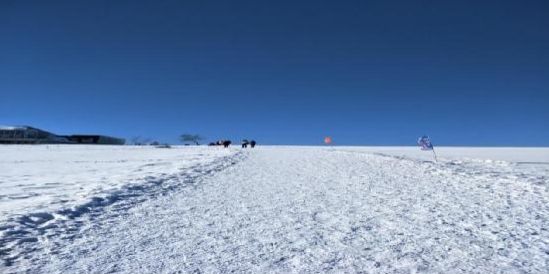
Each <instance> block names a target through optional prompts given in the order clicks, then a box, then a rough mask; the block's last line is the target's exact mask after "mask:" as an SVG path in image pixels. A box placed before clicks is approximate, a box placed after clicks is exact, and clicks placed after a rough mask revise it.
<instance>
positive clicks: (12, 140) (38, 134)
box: [0, 126, 126, 145]
mask: <svg viewBox="0 0 549 274" xmlns="http://www.w3.org/2000/svg"><path fill="white" fill-rule="evenodd" d="M124 143H126V140H124V139H121V138H114V137H110V136H103V135H67V136H64V135H56V134H53V133H51V132H47V131H45V130H41V129H37V128H33V127H29V126H8V127H3V126H0V144H98V145H123V144H124Z"/></svg>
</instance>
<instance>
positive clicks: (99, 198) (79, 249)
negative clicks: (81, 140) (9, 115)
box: [0, 146, 549, 273]
mask: <svg viewBox="0 0 549 274" xmlns="http://www.w3.org/2000/svg"><path fill="white" fill-rule="evenodd" d="M436 153H437V156H438V162H436V163H435V162H434V161H433V154H432V152H430V151H418V149H417V148H412V147H259V148H255V149H248V150H241V149H236V148H232V149H223V148H219V147H178V148H173V149H155V148H148V147H147V148H144V147H91V146H90V147H85V146H49V147H46V146H0V155H2V159H1V162H0V176H1V177H0V187H1V189H2V192H0V195H1V196H0V209H1V211H0V214H1V215H0V217H1V218H0V220H1V221H0V258H1V259H2V265H1V266H0V272H7V273H10V272H21V271H23V272H25V271H28V272H32V273H74V272H98V273H105V272H125V273H159V272H169V273H171V272H178V271H181V272H185V273H186V272H205V273H211V272H214V273H217V272H222V273H225V272H232V271H236V272H250V273H265V272H278V273H289V272H306V273H308V272H333V273H341V272H372V273H387V272H389V273H391V272H396V273H409V272H421V273H425V272H427V273H429V272H431V273H455V272H466V273H494V272H496V273H497V272H501V273H520V272H529V273H547V271H548V269H549V266H548V265H549V232H548V229H549V190H548V183H549V149H547V148H438V149H437V151H436ZM52 183H57V184H54V185H52Z"/></svg>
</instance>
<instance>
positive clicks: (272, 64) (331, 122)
mask: <svg viewBox="0 0 549 274" xmlns="http://www.w3.org/2000/svg"><path fill="white" fill-rule="evenodd" d="M548 14H549V2H548V1H269V3H267V1H51V2H49V1H48V3H46V1H9V0H8V1H1V2H0V95H1V97H0V124H7V125H14V124H28V125H33V126H37V127H40V128H44V129H47V130H51V131H53V132H57V133H60V134H68V133H103V134H108V135H114V136H121V137H126V138H131V137H133V136H142V137H147V138H153V139H157V140H160V141H164V142H176V141H177V136H178V135H179V134H181V133H185V132H189V133H200V134H203V135H205V136H206V137H208V138H209V139H210V140H213V139H218V138H231V139H233V140H239V139H241V138H253V139H257V140H258V141H259V142H260V143H268V144H310V145H315V144H320V143H321V142H322V139H323V137H324V136H327V135H329V136H332V137H333V139H334V142H335V143H336V144H341V145H413V144H414V142H415V140H416V138H417V137H418V136H419V135H423V134H428V135H430V136H431V137H432V139H433V143H434V144H435V145H437V144H439V145H490V146H549V127H548V126H547V124H549V123H548V121H549V27H548V26H549V16H548Z"/></svg>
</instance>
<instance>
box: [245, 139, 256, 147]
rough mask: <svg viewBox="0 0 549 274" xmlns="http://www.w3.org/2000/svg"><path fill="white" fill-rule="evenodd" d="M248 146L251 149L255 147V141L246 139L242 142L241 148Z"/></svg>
mask: <svg viewBox="0 0 549 274" xmlns="http://www.w3.org/2000/svg"><path fill="white" fill-rule="evenodd" d="M248 145H250V147H251V148H254V147H255V140H251V141H248V140H247V139H244V140H242V148H247V147H248Z"/></svg>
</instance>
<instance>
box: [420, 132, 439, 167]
mask: <svg viewBox="0 0 549 274" xmlns="http://www.w3.org/2000/svg"><path fill="white" fill-rule="evenodd" d="M417 144H418V146H420V147H421V150H431V151H433V156H434V157H435V162H438V160H437V154H436V153H435V147H434V146H433V143H431V139H430V138H429V136H427V135H423V136H421V137H419V139H418V140H417Z"/></svg>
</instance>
